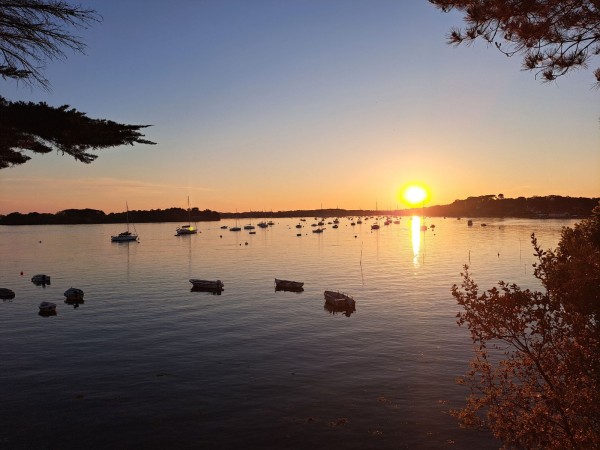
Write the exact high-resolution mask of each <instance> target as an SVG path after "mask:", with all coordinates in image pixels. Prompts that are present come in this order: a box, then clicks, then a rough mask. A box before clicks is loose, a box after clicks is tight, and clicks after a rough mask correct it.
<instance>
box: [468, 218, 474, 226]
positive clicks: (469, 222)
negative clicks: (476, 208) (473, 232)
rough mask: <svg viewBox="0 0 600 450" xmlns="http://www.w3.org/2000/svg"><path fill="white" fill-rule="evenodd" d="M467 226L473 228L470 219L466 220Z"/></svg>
mask: <svg viewBox="0 0 600 450" xmlns="http://www.w3.org/2000/svg"><path fill="white" fill-rule="evenodd" d="M467 226H468V227H472V226H473V221H472V220H471V219H469V220H467Z"/></svg>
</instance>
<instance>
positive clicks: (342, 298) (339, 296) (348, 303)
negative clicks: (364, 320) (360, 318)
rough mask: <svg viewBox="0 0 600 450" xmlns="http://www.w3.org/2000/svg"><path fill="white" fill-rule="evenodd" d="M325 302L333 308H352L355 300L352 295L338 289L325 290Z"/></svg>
mask: <svg viewBox="0 0 600 450" xmlns="http://www.w3.org/2000/svg"><path fill="white" fill-rule="evenodd" d="M324 295H325V303H327V304H329V305H331V306H333V307H335V308H350V309H352V308H354V307H355V306H356V301H355V300H354V298H352V296H350V295H348V294H345V293H343V292H340V291H325V293H324Z"/></svg>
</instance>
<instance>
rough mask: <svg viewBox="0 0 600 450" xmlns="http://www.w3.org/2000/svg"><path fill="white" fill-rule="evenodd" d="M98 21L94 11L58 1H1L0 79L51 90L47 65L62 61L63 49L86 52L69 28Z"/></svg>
mask: <svg viewBox="0 0 600 450" xmlns="http://www.w3.org/2000/svg"><path fill="white" fill-rule="evenodd" d="M99 20H100V16H98V14H97V13H96V12H95V11H94V10H91V9H84V8H81V7H78V6H71V5H69V4H68V3H66V2H63V1H59V0H0V76H2V77H3V78H15V79H18V80H24V81H27V82H30V83H32V82H37V83H39V84H41V85H42V86H44V87H46V88H48V86H49V83H48V80H46V78H44V76H43V74H42V70H41V68H43V67H44V66H45V63H46V62H47V61H49V60H53V59H60V58H63V57H64V56H65V53H64V52H63V50H62V48H63V47H67V48H70V49H72V50H75V51H79V52H83V50H84V49H85V44H83V42H82V41H81V40H80V39H79V37H77V36H74V35H73V34H72V33H71V31H70V29H69V28H76V29H77V28H79V29H81V28H87V26H88V25H89V24H90V23H91V22H95V21H96V22H97V21H99Z"/></svg>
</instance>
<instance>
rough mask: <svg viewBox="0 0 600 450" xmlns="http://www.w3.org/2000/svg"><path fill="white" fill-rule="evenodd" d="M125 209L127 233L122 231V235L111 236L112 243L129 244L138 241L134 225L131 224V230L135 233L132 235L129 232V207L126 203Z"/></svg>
mask: <svg viewBox="0 0 600 450" xmlns="http://www.w3.org/2000/svg"><path fill="white" fill-rule="evenodd" d="M125 208H126V209H127V231H123V232H122V233H119V234H117V235H116V236H111V237H110V240H111V241H112V242H131V241H137V240H138V235H137V231H136V229H135V225H133V224H132V225H133V230H134V231H135V233H132V232H131V231H129V205H128V204H127V202H125Z"/></svg>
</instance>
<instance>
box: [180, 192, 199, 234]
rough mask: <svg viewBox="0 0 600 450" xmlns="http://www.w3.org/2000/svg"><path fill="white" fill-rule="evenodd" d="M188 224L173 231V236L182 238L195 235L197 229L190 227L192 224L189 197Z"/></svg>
mask: <svg viewBox="0 0 600 450" xmlns="http://www.w3.org/2000/svg"><path fill="white" fill-rule="evenodd" d="M188 222H190V223H189V224H187V225H181V226H180V227H178V228H177V229H176V230H175V236H182V235H184V234H196V233H197V232H198V229H197V228H196V227H194V226H193V225H191V222H192V212H191V210H190V196H189V195H188Z"/></svg>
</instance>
